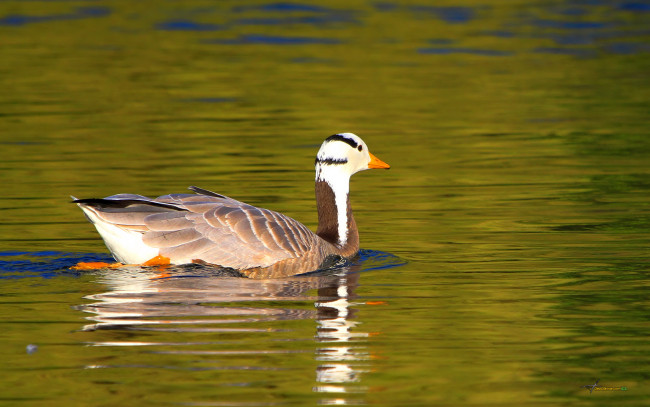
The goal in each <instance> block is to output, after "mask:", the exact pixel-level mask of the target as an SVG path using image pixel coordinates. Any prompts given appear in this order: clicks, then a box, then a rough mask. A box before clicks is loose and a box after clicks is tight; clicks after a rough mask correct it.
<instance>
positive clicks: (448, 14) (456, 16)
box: [409, 6, 476, 24]
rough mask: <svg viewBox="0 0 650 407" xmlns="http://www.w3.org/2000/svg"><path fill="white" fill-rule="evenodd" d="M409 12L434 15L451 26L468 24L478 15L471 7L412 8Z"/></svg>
mask: <svg viewBox="0 0 650 407" xmlns="http://www.w3.org/2000/svg"><path fill="white" fill-rule="evenodd" d="M409 10H410V11H411V12H413V13H415V14H417V15H427V14H428V15H433V16H435V17H437V18H439V19H441V20H442V21H444V22H446V23H450V24H462V23H467V22H469V21H471V20H473V19H474V18H475V17H476V13H475V11H474V9H473V8H471V7H461V6H450V7H436V6H410V7H409Z"/></svg>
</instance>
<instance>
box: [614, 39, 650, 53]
mask: <svg viewBox="0 0 650 407" xmlns="http://www.w3.org/2000/svg"><path fill="white" fill-rule="evenodd" d="M603 50H604V51H606V52H609V53H612V54H623V55H630V54H638V53H641V52H650V44H648V43H645V42H612V43H609V44H604V45H603Z"/></svg>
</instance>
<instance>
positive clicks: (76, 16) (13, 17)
mask: <svg viewBox="0 0 650 407" xmlns="http://www.w3.org/2000/svg"><path fill="white" fill-rule="evenodd" d="M110 14H111V9H110V8H108V7H78V8H76V9H75V10H74V12H72V13H66V14H46V15H38V16H36V15H26V14H10V15H7V16H5V17H3V18H0V25H7V26H14V27H19V26H22V25H25V24H33V23H46V22H52V21H68V20H80V19H84V18H98V17H106V16H108V15H110Z"/></svg>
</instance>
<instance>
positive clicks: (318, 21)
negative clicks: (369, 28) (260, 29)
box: [232, 14, 361, 25]
mask: <svg viewBox="0 0 650 407" xmlns="http://www.w3.org/2000/svg"><path fill="white" fill-rule="evenodd" d="M232 23H233V24H237V25H291V24H308V25H327V24H334V23H346V24H349V23H354V24H361V22H360V21H359V20H357V19H356V18H354V17H353V16H351V15H343V14H327V15H316V16H300V17H250V18H240V19H236V20H234V21H233V22H232Z"/></svg>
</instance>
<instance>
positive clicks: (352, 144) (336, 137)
mask: <svg viewBox="0 0 650 407" xmlns="http://www.w3.org/2000/svg"><path fill="white" fill-rule="evenodd" d="M334 140H338V141H342V142H344V143H347V144H349V145H350V147H352V148H357V147H358V146H359V144H357V142H356V141H354V140H352V139H349V138H347V137H345V136H344V135H342V134H335V135H333V136H329V137H328V138H326V139H325V141H334Z"/></svg>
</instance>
